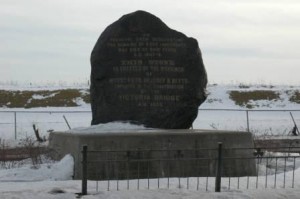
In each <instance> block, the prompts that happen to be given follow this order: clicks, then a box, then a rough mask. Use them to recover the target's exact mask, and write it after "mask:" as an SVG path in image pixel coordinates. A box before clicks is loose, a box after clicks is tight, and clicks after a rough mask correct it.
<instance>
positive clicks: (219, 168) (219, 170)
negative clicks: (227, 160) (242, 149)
mask: <svg viewBox="0 0 300 199" xmlns="http://www.w3.org/2000/svg"><path fill="white" fill-rule="evenodd" d="M222 159H223V157H222V142H218V159H217V168H216V170H217V171H216V181H215V192H220V191H221V177H222Z"/></svg>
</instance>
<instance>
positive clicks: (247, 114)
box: [246, 110, 250, 132]
mask: <svg viewBox="0 0 300 199" xmlns="http://www.w3.org/2000/svg"><path fill="white" fill-rule="evenodd" d="M246 117H247V131H248V132H250V126H249V111H248V110H246Z"/></svg>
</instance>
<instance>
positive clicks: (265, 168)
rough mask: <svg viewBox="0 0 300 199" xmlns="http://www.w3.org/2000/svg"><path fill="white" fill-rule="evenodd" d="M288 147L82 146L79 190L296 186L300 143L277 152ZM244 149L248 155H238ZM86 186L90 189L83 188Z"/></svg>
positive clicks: (299, 163) (205, 189) (208, 189)
mask: <svg viewBox="0 0 300 199" xmlns="http://www.w3.org/2000/svg"><path fill="white" fill-rule="evenodd" d="M289 149H290V150H291V151H294V152H293V153H291V152H284V153H272V152H270V149H268V148H222V143H219V144H218V147H216V148H210V149H202V148H199V149H195V150H194V151H191V150H190V151H189V152H188V153H185V155H184V156H180V155H178V154H180V153H184V152H186V150H185V149H172V150H169V149H162V150H152V149H137V150H128V151H109V150H106V151H92V150H88V148H87V146H84V147H83V150H82V154H83V155H82V174H83V176H82V194H83V195H85V194H87V192H88V191H96V192H100V191H110V190H148V189H152V190H153V189H189V190H198V191H215V192H220V191H222V190H223V191H225V190H238V189H242V190H245V189H266V188H275V189H277V188H295V187H299V186H300V182H298V181H297V180H295V179H299V177H298V175H300V173H299V172H297V171H296V170H297V169H298V168H299V167H300V161H299V158H300V156H299V152H300V147H289V148H276V150H277V151H280V150H283V151H289ZM245 151H246V153H247V154H248V155H246V156H244V155H242V154H245ZM295 151H297V153H295ZM157 152H159V154H164V155H158V154H157ZM249 152H250V153H249ZM155 153H156V155H153V154H155ZM133 154H134V155H133ZM138 154H139V155H138ZM151 154H152V155H151ZM186 154H194V155H190V156H186ZM196 154H198V155H196ZM243 165H247V166H243ZM88 183H89V186H87V184H88ZM87 187H89V188H91V187H92V189H94V190H87Z"/></svg>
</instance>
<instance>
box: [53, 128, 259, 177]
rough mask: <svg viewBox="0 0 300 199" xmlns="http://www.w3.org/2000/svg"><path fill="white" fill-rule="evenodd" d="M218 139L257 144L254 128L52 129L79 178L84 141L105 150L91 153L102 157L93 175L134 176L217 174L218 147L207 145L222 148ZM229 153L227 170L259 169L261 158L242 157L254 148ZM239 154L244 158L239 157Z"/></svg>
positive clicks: (59, 151) (230, 144) (58, 150)
mask: <svg viewBox="0 0 300 199" xmlns="http://www.w3.org/2000/svg"><path fill="white" fill-rule="evenodd" d="M218 142H222V143H223V148H225V149H226V148H253V140H252V135H251V133H249V132H233V131H215V130H159V129H158V130H131V131H128V132H114V133H97V132H95V133H85V132H82V133H69V132H52V133H51V134H50V138H49V147H50V149H52V151H53V153H52V156H53V157H54V158H55V159H57V160H59V159H61V158H62V157H63V156H64V155H66V154H71V155H72V156H73V157H74V160H75V168H74V169H75V172H74V175H75V176H74V178H75V179H80V178H81V176H82V171H81V168H82V165H81V149H82V146H83V145H87V146H88V150H89V151H90V150H92V151H95V150H97V151H98V150H100V151H102V152H93V153H88V161H100V163H99V162H98V163H97V164H89V167H88V168H89V169H88V178H89V179H99V178H100V179H108V178H109V179H116V178H119V179H127V178H129V179H134V178H148V177H149V178H157V177H187V176H189V177H196V176H215V166H216V161H215V159H216V157H217V150H206V149H212V148H215V149H216V148H217V146H218ZM108 151H113V152H108ZM129 151H130V152H129ZM223 157H224V159H223V176H251V175H256V164H255V159H242V158H245V157H253V150H251V149H243V150H233V149H230V150H224V151H223ZM226 157H231V158H229V159H227V158H226ZM236 157H239V159H234V158H236ZM139 159H143V160H145V161H144V163H143V162H135V160H139ZM208 159H213V160H208ZM107 160H108V161H107ZM147 160H151V161H147ZM152 160H154V161H152ZM155 160H157V161H155ZM104 161H106V164H104ZM134 162H135V163H134ZM93 165H94V166H93ZM128 170H129V171H128ZM137 171H139V172H137Z"/></svg>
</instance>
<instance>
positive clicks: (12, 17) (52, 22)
mask: <svg viewBox="0 0 300 199" xmlns="http://www.w3.org/2000/svg"><path fill="white" fill-rule="evenodd" d="M136 10H145V11H148V12H151V13H152V14H154V15H156V16H157V17H159V18H160V19H162V20H163V21H164V22H165V23H166V24H167V25H168V26H169V27H170V28H172V29H176V30H178V31H181V32H183V33H184V34H186V35H187V36H189V37H194V38H196V39H197V40H198V42H199V46H200V49H201V51H202V54H203V60H204V64H205V67H206V70H207V73H208V79H209V82H210V83H236V82H244V83H264V84H299V83H300V57H299V56H300V1H299V0H294V1H293V0H286V1H283V0H247V1H246V0H220V1H215V0H207V1H201V0H85V1H83V0H43V1H40V0H26V1H22V0H0V44H1V45H0V72H1V73H0V82H9V81H17V82H47V81H50V82H59V81H66V82H79V81H87V80H88V79H89V76H90V62H89V58H90V53H91V51H92V48H93V46H94V44H95V42H96V41H97V39H98V37H99V35H100V34H101V32H102V31H103V30H104V29H105V28H106V26H108V25H109V24H111V23H113V22H114V21H116V20H117V19H119V18H120V17H121V16H122V15H124V14H127V13H130V12H133V11H136Z"/></svg>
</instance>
